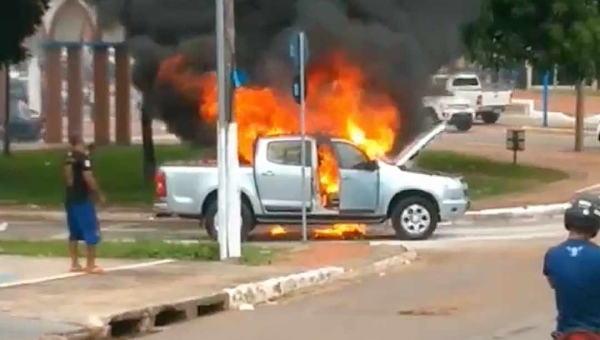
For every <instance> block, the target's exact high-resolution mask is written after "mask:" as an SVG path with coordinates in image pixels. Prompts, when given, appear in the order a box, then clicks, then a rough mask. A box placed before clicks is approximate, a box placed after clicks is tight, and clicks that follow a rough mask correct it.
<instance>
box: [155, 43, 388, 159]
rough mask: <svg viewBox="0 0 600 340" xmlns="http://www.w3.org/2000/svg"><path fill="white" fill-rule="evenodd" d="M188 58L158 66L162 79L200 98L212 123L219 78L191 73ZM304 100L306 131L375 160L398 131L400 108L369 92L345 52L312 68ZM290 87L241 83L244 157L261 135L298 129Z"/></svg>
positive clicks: (238, 104)
mask: <svg viewBox="0 0 600 340" xmlns="http://www.w3.org/2000/svg"><path fill="white" fill-rule="evenodd" d="M188 68H189V65H188V62H187V60H186V59H185V58H184V57H183V56H180V55H177V56H174V57H171V58H169V59H167V60H165V61H164V62H163V63H162V64H161V66H160V69H159V73H158V78H159V80H160V81H162V82H168V83H172V84H174V85H175V86H176V87H177V89H178V91H179V92H181V93H183V94H184V95H186V96H187V97H188V98H194V99H195V98H196V97H197V96H198V95H200V98H199V100H198V104H199V114H200V116H201V117H202V118H203V119H204V120H206V121H208V122H215V121H216V118H217V112H218V105H217V99H218V96H217V78H216V74H215V73H214V72H209V73H205V74H203V75H200V76H199V75H197V74H195V73H193V72H191V71H188ZM307 85H308V86H307V89H308V93H307V99H306V110H307V111H306V131H307V133H309V134H310V133H325V134H327V135H330V136H334V137H340V138H345V139H348V140H351V141H353V142H354V143H356V144H357V145H358V146H359V147H360V148H361V149H363V150H364V151H365V153H367V155H369V157H372V158H376V157H381V156H383V155H385V153H386V152H387V151H389V150H390V149H391V148H392V145H393V143H394V137H395V131H396V130H397V129H398V121H397V119H398V112H397V109H396V106H395V105H394V102H393V100H392V99H391V97H390V96H389V95H386V94H375V93H373V91H367V79H366V77H365V76H364V75H363V73H362V72H361V70H360V69H359V68H358V67H356V66H354V65H352V64H351V63H349V62H348V60H347V59H346V58H344V57H343V55H342V54H335V55H333V56H332V58H330V59H329V62H328V63H324V64H321V65H319V67H314V68H310V69H309V73H308V79H307ZM289 92H291V91H288V92H286V93H278V92H277V91H275V90H273V89H270V88H264V87H253V86H250V87H241V88H238V89H237V90H236V93H235V99H234V110H235V117H236V121H237V124H238V134H239V136H238V142H239V152H240V156H241V157H242V158H243V159H245V160H247V161H250V162H251V161H252V155H253V149H252V147H253V144H254V141H255V140H256V138H257V137H259V136H266V135H273V134H283V133H298V132H299V130H300V129H299V119H298V110H299V109H298V105H297V104H296V103H295V102H294V101H293V99H292V98H291V95H290V94H289Z"/></svg>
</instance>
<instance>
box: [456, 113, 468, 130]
mask: <svg viewBox="0 0 600 340" xmlns="http://www.w3.org/2000/svg"><path fill="white" fill-rule="evenodd" d="M454 126H456V128H457V129H458V131H469V130H470V129H471V127H472V126H473V117H471V116H464V117H457V118H455V119H454Z"/></svg>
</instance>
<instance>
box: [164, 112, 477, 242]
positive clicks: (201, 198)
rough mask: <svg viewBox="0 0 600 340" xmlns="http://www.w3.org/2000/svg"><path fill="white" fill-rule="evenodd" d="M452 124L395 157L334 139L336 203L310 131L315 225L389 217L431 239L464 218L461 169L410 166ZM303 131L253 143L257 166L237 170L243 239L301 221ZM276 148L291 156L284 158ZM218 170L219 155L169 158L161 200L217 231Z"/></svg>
mask: <svg viewBox="0 0 600 340" xmlns="http://www.w3.org/2000/svg"><path fill="white" fill-rule="evenodd" d="M445 129H446V124H445V123H442V124H439V125H437V126H435V127H434V128H433V129H431V130H430V131H427V132H425V133H424V134H422V135H421V136H419V137H418V138H417V139H415V140H414V141H413V143H411V144H410V145H409V146H408V147H407V148H405V149H404V150H403V151H402V152H401V153H400V155H399V156H398V157H396V158H395V159H394V160H384V159H369V158H368V157H367V155H366V154H365V153H364V152H363V151H362V150H361V149H359V148H358V147H357V146H356V145H354V144H353V143H352V142H349V141H346V140H342V139H331V140H330V142H331V144H332V145H333V147H334V149H335V154H336V158H337V162H338V163H337V164H339V168H340V169H339V175H340V178H341V182H340V191H339V197H338V199H339V201H338V202H339V206H338V207H337V209H331V208H327V207H324V206H322V205H321V203H319V202H320V199H319V197H321V193H320V192H319V188H318V185H317V183H318V181H316V180H315V179H316V178H317V168H316V167H315V166H312V165H311V164H318V155H317V150H318V149H317V147H318V143H319V141H318V139H317V138H314V137H312V136H307V139H306V143H307V149H306V150H307V151H308V152H307V157H308V158H307V160H306V161H307V162H306V164H308V171H307V174H308V175H307V177H309V178H310V179H309V180H307V181H306V185H307V188H306V190H307V192H309V193H310V195H311V196H310V198H309V199H308V200H307V201H309V202H310V203H309V205H308V209H307V220H308V223H309V224H336V223H366V224H380V223H382V222H384V221H386V220H391V223H392V225H393V227H394V230H395V232H396V237H397V238H398V239H403V240H422V239H427V238H429V237H430V236H431V235H432V234H433V233H434V231H435V230H436V227H437V225H438V222H440V221H447V220H453V219H456V218H458V217H461V216H462V215H463V214H464V213H465V211H466V210H467V209H468V207H469V199H468V197H467V185H466V183H464V182H463V181H462V179H461V177H458V176H452V175H445V174H441V173H434V172H428V171H422V170H418V169H414V168H410V167H408V166H407V163H408V162H409V161H411V160H412V159H414V158H415V157H416V155H417V153H418V152H419V151H420V150H421V149H423V148H424V147H425V146H426V145H427V144H428V143H429V142H431V141H432V140H433V139H434V138H435V137H436V136H438V135H439V134H440V133H442V132H443V131H444V130H445ZM300 140H301V139H300V136H297V135H286V136H270V137H262V138H259V139H258V140H257V141H256V143H255V157H254V161H253V165H243V166H240V169H239V180H240V187H241V192H242V207H241V209H242V230H241V233H242V234H241V238H242V240H245V239H247V236H248V234H249V233H250V232H251V231H252V230H253V229H254V228H255V226H256V225H257V224H299V223H300V222H301V208H302V204H303V200H302V195H301V192H302V190H301V185H300V184H301V175H300V174H301V162H300V156H299V155H300V153H299V150H300V147H301V144H300V143H301V142H300ZM277 149H279V151H281V150H283V151H281V152H283V154H285V155H287V156H285V157H281V158H278V157H277V156H276V154H277V153H276V152H275V151H277ZM217 188H218V174H217V167H216V164H215V163H214V162H212V163H204V164H200V165H198V163H196V164H191V165H185V164H172V165H169V164H165V165H163V166H161V167H160V168H159V170H158V173H157V176H156V192H157V196H158V197H157V199H158V201H159V204H158V206H159V207H161V208H162V209H163V212H170V213H172V214H174V215H178V216H181V217H186V218H200V219H201V221H202V222H203V226H204V228H206V231H207V232H208V234H209V235H210V236H212V237H213V238H216V237H217V229H216V226H215V218H216V214H217Z"/></svg>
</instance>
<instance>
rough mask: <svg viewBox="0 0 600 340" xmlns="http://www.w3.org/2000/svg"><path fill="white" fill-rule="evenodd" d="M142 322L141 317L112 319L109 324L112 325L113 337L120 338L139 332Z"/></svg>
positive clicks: (111, 332)
mask: <svg viewBox="0 0 600 340" xmlns="http://www.w3.org/2000/svg"><path fill="white" fill-rule="evenodd" d="M141 322H142V320H141V319H124V320H118V321H111V322H110V323H109V324H108V325H109V326H110V336H111V337H112V338H119V337H123V336H128V335H134V334H137V333H138V332H139V329H140V324H141Z"/></svg>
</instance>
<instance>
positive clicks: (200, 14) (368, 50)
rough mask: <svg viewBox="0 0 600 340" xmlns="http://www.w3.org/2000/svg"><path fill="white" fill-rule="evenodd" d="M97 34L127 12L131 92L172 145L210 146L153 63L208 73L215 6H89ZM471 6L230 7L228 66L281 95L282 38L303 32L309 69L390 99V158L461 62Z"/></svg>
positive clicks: (188, 106) (473, 1)
mask: <svg viewBox="0 0 600 340" xmlns="http://www.w3.org/2000/svg"><path fill="white" fill-rule="evenodd" d="M96 1H97V6H98V7H97V8H98V12H99V21H100V23H101V25H104V26H110V25H112V24H114V23H116V22H118V21H121V22H123V21H124V20H123V18H124V15H123V13H125V12H126V8H125V6H127V3H129V5H128V6H131V7H130V10H129V13H130V15H129V17H128V19H127V21H128V22H125V23H124V24H125V25H126V27H127V28H128V30H129V36H130V39H129V45H130V48H131V51H132V54H133V56H134V58H135V60H136V64H135V66H134V70H133V80H134V83H135V85H136V86H137V87H138V88H139V89H140V90H142V91H143V92H144V93H145V94H146V98H148V99H150V100H151V103H150V105H149V107H151V108H152V110H151V111H152V115H153V117H155V118H158V119H161V120H163V121H165V122H166V123H167V124H168V126H169V128H170V129H171V131H172V132H174V133H175V134H177V135H179V136H180V137H182V138H184V139H187V140H192V141H199V142H203V143H214V133H213V131H214V129H213V128H212V127H210V126H207V125H206V124H205V123H204V122H202V121H200V119H199V118H198V114H197V103H193V102H190V101H189V100H185V99H183V98H182V97H181V95H180V94H179V93H178V92H177V91H176V90H175V89H174V88H172V87H169V86H168V85H166V84H159V82H157V79H156V78H157V77H156V76H157V71H158V68H159V65H160V63H161V61H162V60H164V59H165V58H167V57H169V56H172V55H174V54H176V53H178V54H183V55H185V56H186V58H187V59H188V60H191V61H193V63H192V64H193V69H194V71H195V72H198V73H202V72H205V71H210V70H214V68H215V50H214V46H215V45H214V27H215V0H96ZM479 3H480V0H236V1H235V17H236V63H237V65H238V67H241V68H243V69H245V70H246V71H247V72H248V73H249V76H250V79H251V81H252V82H253V83H256V84H261V85H269V86H271V87H274V88H282V90H284V91H286V92H288V93H289V90H288V87H287V86H288V85H289V84H290V82H291V79H288V78H290V77H282V72H281V70H282V69H285V67H286V66H285V65H286V61H285V56H286V53H285V51H286V46H287V40H288V33H289V31H290V29H291V28H294V27H296V28H302V29H305V30H306V31H307V35H308V38H309V41H310V48H311V51H310V52H311V61H315V62H318V60H319V58H321V57H323V56H325V55H327V54H328V53H329V52H331V51H332V50H338V51H340V50H341V51H343V52H344V54H345V55H347V57H348V58H349V59H350V60H351V61H352V62H354V63H355V64H358V65H359V66H360V67H361V69H363V70H364V71H365V72H366V73H367V74H368V76H369V79H370V80H372V82H373V84H374V86H376V87H377V88H378V89H380V90H382V91H386V92H387V93H388V94H390V95H392V96H393V97H394V98H395V100H396V102H397V105H398V107H399V112H401V114H402V117H400V121H401V122H402V124H401V128H399V129H400V131H398V132H399V133H398V134H397V135H398V136H399V138H398V140H397V141H396V143H395V146H394V148H395V149H396V150H397V149H399V148H400V147H401V146H402V145H403V144H404V143H405V142H406V141H407V140H410V139H411V138H413V137H414V136H415V135H416V134H417V133H418V132H419V131H420V130H421V126H422V119H421V117H422V115H421V114H420V113H421V97H422V95H423V94H424V91H425V89H426V88H427V85H428V83H429V76H430V75H432V74H433V73H435V72H436V71H437V70H438V69H439V68H440V67H442V66H444V65H447V64H448V63H451V62H454V61H455V60H456V59H457V58H459V57H460V56H461V55H462V52H463V50H462V44H461V39H460V25H461V24H462V23H463V22H465V21H467V20H470V19H472V18H474V17H475V16H476V15H477V13H478V12H479Z"/></svg>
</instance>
